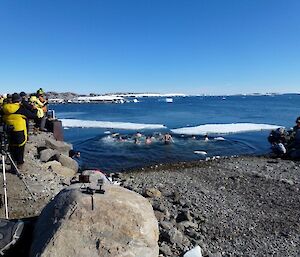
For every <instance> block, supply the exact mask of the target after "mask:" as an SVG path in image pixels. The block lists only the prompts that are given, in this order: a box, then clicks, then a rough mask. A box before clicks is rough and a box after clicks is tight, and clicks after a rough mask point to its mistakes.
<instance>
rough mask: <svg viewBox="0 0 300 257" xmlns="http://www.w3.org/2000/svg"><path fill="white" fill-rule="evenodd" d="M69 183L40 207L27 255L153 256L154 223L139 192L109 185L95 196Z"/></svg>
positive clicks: (151, 210) (156, 243) (150, 209)
mask: <svg viewBox="0 0 300 257" xmlns="http://www.w3.org/2000/svg"><path fill="white" fill-rule="evenodd" d="M74 186H75V188H74ZM74 186H71V187H69V188H67V189H65V190H63V191H62V192H60V193H59V194H58V195H57V196H56V197H55V198H54V200H53V201H51V202H50V203H49V204H48V205H47V206H46V207H45V209H44V210H43V211H42V213H41V215H40V217H39V220H38V223H37V225H36V228H35V234H34V241H33V244H32V247H31V254H30V256H32V257H37V256H41V257H50V256H51V257H61V256H73V257H76V256H78V257H79V256H80V257H82V256H89V257H96V256H103V257H118V256H119V257H121V256H122V257H137V256H141V257H142V256H143V257H157V256H158V253H159V248H158V235H159V232H158V223H157V220H156V219H155V216H154V213H153V209H152V207H151V204H150V203H149V202H148V201H147V200H146V199H145V198H144V197H142V196H141V195H139V194H137V193H135V192H132V191H129V190H127V189H125V188H122V187H119V186H113V185H108V184H105V185H104V186H103V189H104V190H105V193H104V194H98V193H96V194H94V195H91V194H86V193H83V192H81V191H80V189H79V186H80V185H78V184H77V185H74Z"/></svg>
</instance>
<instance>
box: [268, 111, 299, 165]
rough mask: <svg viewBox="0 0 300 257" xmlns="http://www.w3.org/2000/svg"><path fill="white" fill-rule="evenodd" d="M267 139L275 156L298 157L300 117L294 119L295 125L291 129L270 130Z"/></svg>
mask: <svg viewBox="0 0 300 257" xmlns="http://www.w3.org/2000/svg"><path fill="white" fill-rule="evenodd" d="M268 141H269V142H270V143H271V149H272V153H273V154H274V156H275V157H283V158H291V159H295V160H297V159H300V117H298V118H297V119H296V125H295V126H294V127H293V128H292V129H291V130H288V131H286V130H285V128H278V129H276V130H272V131H271V133H270V135H269V137H268Z"/></svg>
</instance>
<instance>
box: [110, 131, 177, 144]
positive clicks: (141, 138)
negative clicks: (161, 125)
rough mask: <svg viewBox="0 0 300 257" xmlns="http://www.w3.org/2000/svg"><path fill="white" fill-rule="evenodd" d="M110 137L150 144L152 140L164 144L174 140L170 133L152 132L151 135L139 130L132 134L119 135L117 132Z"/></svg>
mask: <svg viewBox="0 0 300 257" xmlns="http://www.w3.org/2000/svg"><path fill="white" fill-rule="evenodd" d="M111 137H112V138H113V139H114V140H115V141H117V142H133V143H134V144H137V145H139V144H146V145H149V144H152V143H154V142H164V144H171V143H174V140H173V138H172V136H171V134H170V133H165V134H162V133H154V134H153V135H148V136H146V135H143V134H142V133H141V132H137V133H136V134H134V135H133V136H127V135H126V136H125V135H120V134H119V133H113V134H111Z"/></svg>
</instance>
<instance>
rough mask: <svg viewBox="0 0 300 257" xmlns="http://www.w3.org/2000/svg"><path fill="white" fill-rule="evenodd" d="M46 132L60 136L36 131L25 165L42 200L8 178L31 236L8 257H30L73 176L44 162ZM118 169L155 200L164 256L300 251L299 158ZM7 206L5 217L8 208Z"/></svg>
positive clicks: (15, 212) (128, 184) (13, 207)
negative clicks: (38, 231)
mask: <svg viewBox="0 0 300 257" xmlns="http://www.w3.org/2000/svg"><path fill="white" fill-rule="evenodd" d="M45 138H52V134H51V133H42V134H39V135H32V136H31V138H30V141H29V142H28V143H27V145H26V154H25V162H26V165H25V167H24V171H23V172H24V177H23V178H24V179H25V181H26V182H27V184H28V185H29V187H30V189H31V190H32V191H33V193H34V195H35V196H36V197H37V199H38V201H36V202H34V201H32V199H31V198H30V196H29V194H28V192H27V191H26V188H25V187H24V185H23V184H22V181H21V180H20V179H19V178H18V177H17V176H16V175H14V174H10V173H8V176H7V180H8V190H9V191H8V195H9V205H10V218H16V219H22V220H24V221H25V222H27V229H26V230H25V233H26V234H25V235H26V236H25V240H20V243H18V245H19V246H18V247H17V246H16V247H15V248H13V249H11V250H10V251H8V252H7V256H16V254H17V255H19V256H24V257H26V256H28V251H29V247H30V244H31V238H32V231H33V227H34V224H35V222H36V219H37V217H38V215H39V214H40V212H41V210H42V209H43V207H44V206H45V205H46V204H47V203H48V202H49V201H50V200H51V199H52V198H53V197H54V196H55V195H56V194H57V193H58V192H59V191H60V190H61V189H63V188H65V187H67V186H68V185H69V181H70V179H71V177H72V174H71V173H70V174H59V172H57V171H56V172H54V171H53V170H51V169H50V170H49V166H48V165H46V164H45V163H43V162H41V160H40V159H39V151H40V150H41V145H42V144H43V141H44V140H45ZM117 175H118V176H119V182H121V186H124V187H125V188H128V189H130V190H133V191H135V192H138V193H139V194H141V195H143V196H145V197H146V198H148V200H149V201H150V203H151V204H152V207H153V209H154V212H155V216H156V218H157V220H158V222H159V229H160V239H159V246H160V253H161V254H160V256H164V257H168V256H182V253H184V252H186V251H187V250H189V249H191V248H192V247H193V246H194V245H200V247H201V248H202V251H203V256H210V257H220V256H235V255H238V256H242V255H250V256H262V255H263V256H271V255H272V256H273V255H284V256H287V255H288V256H297V254H299V253H300V239H299V236H298V235H299V234H300V226H299V220H300V196H299V191H300V163H299V162H295V161H290V160H282V159H271V158H268V157H266V156H232V157H220V158H210V159H209V160H200V161H192V162H179V163H168V164H159V165H150V166H147V167H142V168H135V169H131V170H127V171H125V172H122V173H118V174H117ZM1 179H2V178H1ZM12 185H13V186H12ZM16 188H17V189H18V190H16ZM1 211H2V214H3V216H4V208H2V209H1ZM2 214H1V215H2Z"/></svg>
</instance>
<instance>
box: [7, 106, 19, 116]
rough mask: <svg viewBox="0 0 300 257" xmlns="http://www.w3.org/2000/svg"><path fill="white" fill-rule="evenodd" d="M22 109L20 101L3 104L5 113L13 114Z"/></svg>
mask: <svg viewBox="0 0 300 257" xmlns="http://www.w3.org/2000/svg"><path fill="white" fill-rule="evenodd" d="M19 109H20V104H19V103H11V104H4V105H3V112H4V114H7V115H8V114H13V113H15V112H16V111H17V110H19Z"/></svg>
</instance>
